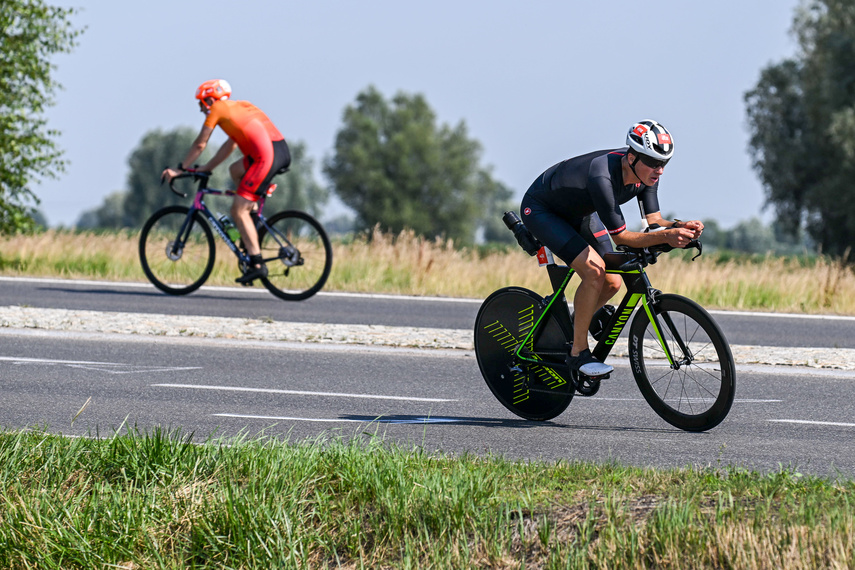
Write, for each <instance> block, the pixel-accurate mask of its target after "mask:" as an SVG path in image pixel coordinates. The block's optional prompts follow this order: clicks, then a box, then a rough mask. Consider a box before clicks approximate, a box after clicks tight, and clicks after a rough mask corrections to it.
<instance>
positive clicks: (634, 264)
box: [514, 253, 687, 369]
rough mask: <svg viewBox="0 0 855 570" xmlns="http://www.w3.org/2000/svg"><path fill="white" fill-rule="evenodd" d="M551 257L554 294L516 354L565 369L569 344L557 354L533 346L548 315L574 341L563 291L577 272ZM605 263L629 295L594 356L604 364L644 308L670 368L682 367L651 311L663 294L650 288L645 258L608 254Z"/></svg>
mask: <svg viewBox="0 0 855 570" xmlns="http://www.w3.org/2000/svg"><path fill="white" fill-rule="evenodd" d="M548 257H549V260H550V262H549V263H548V264H547V265H546V269H547V272H548V274H549V280H550V282H551V284H552V288H553V290H554V293H553V294H552V295H550V296H549V297H546V298H545V299H544V303H545V304H546V305H545V308H544V309H543V311H542V312H541V314H540V316H539V317H538V319H537V321H536V322H535V323H534V324H533V326H532V327H531V329H530V330H529V331H528V334H526V336H525V337H524V338H523V340H522V342H520V344H519V346H518V347H517V349H516V351H515V352H514V355H515V356H516V358H517V359H518V361H520V362H529V363H532V364H539V365H544V366H548V367H550V368H553V367H559V368H564V367H565V360H564V359H565V358H566V356H567V354H568V351H569V348H570V346H569V343H568V346H567V347H566V348H567V349H568V351H563V352H560V353H559V352H555V353H554V354H553V353H552V352H546V351H536V350H534V344H535V342H536V341H537V339H538V338H539V335H540V331H542V330H543V329H542V324H543V323H544V322H545V319H547V318H548V317H549V315H553V316H555V318H556V321H557V322H558V325H559V326H560V327H561V329H562V332H563V333H564V336H565V337H566V338H567V339H572V338H573V320H572V319H571V317H570V312H569V309H568V306H567V302H566V298H565V296H564V291H565V290H566V289H567V285H568V284H569V283H570V279H571V278H572V277H573V275H574V274H575V271H574V270H573V268H571V267H569V266H566V265H557V264H556V263H555V262H554V261H552V256H551V255H548ZM604 260H605V261H606V273H611V274H618V275H620V276H621V277H622V278H623V282H624V284H625V285H626V294H625V295H624V297H623V299H622V300H621V302H620V305H618V308H617V310H616V311H615V313H614V314H613V315H612V316H611V318H610V319H609V321H608V323H607V324H606V326H605V328H604V334H603V335H602V337H601V338H600V340H599V341H598V342H597V344H596V346H595V347H594V350H593V351H592V352H591V354H593V356H594V357H595V358H597V360H599V361H600V362H605V359H606V358H607V357H608V355H609V353H610V352H611V350H612V347H613V346H614V344H615V343H616V342H617V340H618V337H619V336H620V333H621V332H622V331H623V329H624V327H626V325H627V323H628V322H629V320H630V318H631V317H632V315H633V313H634V312H635V309H636V308H637V307H638V306H639V305H641V306H642V307H643V308H644V311H645V312H646V313H647V316H648V318H649V319H650V322H651V324H652V327H653V330H654V332H655V334H656V337H657V339H658V341H659V344H660V345H661V347H662V350H663V351H664V353H665V355H666V357H667V359H668V363H669V364H670V366H671V368H673V369H677V368H679V367H680V364H681V362H676V361H675V360H674V358H673V356H672V354H671V351H670V349H669V347H668V343H667V342H665V340H664V336H663V334H662V328H661V325H660V323H659V319H658V317H657V315H656V312H655V311H653V310H652V307H653V306H655V305H656V303H657V299H658V296H659V295H660V294H661V291H659V290H658V289H654V288H653V287H652V286H651V284H650V280H649V279H648V277H647V273H646V272H645V271H644V266H645V265H646V262H645V261H644V257H643V256H641V257H640V256H638V255H635V254H629V253H609V254H606V256H605V258H604ZM664 317H665V320H666V325H668V327H669V329H670V330H671V331H672V332H676V331H675V330H674V324H673V322H670V317H668V316H667V315H665V316H664ZM675 337H676V338H677V339H679V338H680V336H679V335H677V334H675ZM681 348H683V350H684V354H687V352H686V351H687V349H686V348H685V347H681Z"/></svg>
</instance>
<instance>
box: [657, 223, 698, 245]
mask: <svg viewBox="0 0 855 570" xmlns="http://www.w3.org/2000/svg"><path fill="white" fill-rule="evenodd" d="M662 233H663V234H665V238H666V242H665V243H667V244H668V245H670V246H671V247H677V248H684V247H686V246H687V245H689V242H690V241H692V240H693V239H695V230H690V229H689V228H686V227H679V228H671V229H668V230H663V231H662Z"/></svg>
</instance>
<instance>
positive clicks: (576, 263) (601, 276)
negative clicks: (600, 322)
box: [521, 194, 606, 357]
mask: <svg viewBox="0 0 855 570" xmlns="http://www.w3.org/2000/svg"><path fill="white" fill-rule="evenodd" d="M521 209H522V213H523V220H524V223H525V225H526V227H527V228H528V229H529V230H530V231H531V233H533V234H534V235H535V237H537V239H539V240H540V242H541V243H543V244H544V245H545V246H546V247H548V248H549V249H550V250H552V252H553V253H554V254H555V255H557V256H558V257H560V258H561V259H562V260H564V261H565V262H566V263H567V264H568V265H570V267H572V268H573V269H574V270H575V271H576V273H578V274H579V277H580V279H581V281H582V282H581V283H580V284H579V286H578V288H577V289H576V295H575V297H574V299H573V308H574V310H575V316H574V326H573V347H572V348H571V352H570V356H571V357H577V356H579V355H580V354H581V353H583V352H584V351H586V350H588V327H589V326H590V324H591V318H592V317H593V315H594V311H596V310H597V309H598V308H599V306H598V305H597V303H598V302H599V299H600V297H601V296H604V295H605V293H604V292H603V289H604V288H605V287H606V266H605V262H604V261H603V258H602V257H601V256H600V255H599V254H598V253H597V252H596V251H595V250H594V248H593V247H591V245H590V244H589V243H588V242H587V241H586V240H585V237H584V236H583V235H582V234H581V233H579V230H580V229H581V224H582V222H583V220H582V219H578V220H568V219H566V218H563V217H561V216H559V215H557V214H555V213H553V212H552V211H550V210H549V209H548V208H547V207H545V206H543V205H542V204H541V203H540V202H539V201H537V200H536V199H533V198H531V197H530V196H529V195H528V194H526V196H525V197H524V198H523V201H522V204H521Z"/></svg>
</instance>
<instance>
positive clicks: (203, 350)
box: [0, 279, 855, 478]
mask: <svg viewBox="0 0 855 570" xmlns="http://www.w3.org/2000/svg"><path fill="white" fill-rule="evenodd" d="M5 305H24V306H30V307H40V308H66V309H85V310H100V311H111V312H112V311H114V312H139V313H163V314H189V315H213V316H254V317H262V316H265V317H270V318H273V319H275V320H280V321H291V322H337V323H352V324H389V325H394V326H427V327H437V328H460V329H470V328H471V327H472V322H473V321H474V317H475V314H476V312H477V309H478V305H479V303H478V302H477V301H449V300H441V299H410V298H400V297H389V296H354V295H336V294H322V295H318V296H316V297H315V298H313V299H310V300H308V301H304V302H300V303H286V302H283V301H280V300H278V299H276V298H274V297H272V296H271V295H269V294H268V293H267V292H266V291H261V290H255V291H253V290H242V289H203V290H202V291H200V292H198V293H196V294H194V295H190V296H188V297H169V296H166V295H163V294H160V293H158V292H156V290H154V289H153V288H152V287H150V286H142V285H138V286H134V285H118V284H110V283H87V282H71V281H34V280H18V279H0V306H5ZM716 318H717V320H718V321H719V322H720V324H721V325H722V328H723V329H724V330H725V332H726V334H727V336H728V338H729V340H730V342H732V343H734V344H751V345H761V344H769V345H774V346H824V347H827V346H840V347H852V345H853V340H854V339H855V334H852V333H853V332H855V320H853V319H844V318H838V319H819V318H801V317H799V316H788V317H782V316H773V315H762V316H758V315H751V314H720V313H717V314H716ZM853 388H855V372H839V371H837V372H834V371H828V372H823V371H817V370H811V369H802V368H793V367H777V368H772V367H744V366H743V367H739V368H738V373H737V396H736V402H735V403H734V406H733V409H732V411H731V413H730V415H729V416H728V418H727V419H726V420H725V421H724V422H723V423H722V424H721V425H720V426H718V427H717V428H715V429H713V430H711V431H709V432H706V433H702V434H692V433H686V432H682V431H679V430H677V429H674V428H672V427H671V426H669V425H668V424H666V423H665V422H664V421H662V420H661V419H659V418H658V416H656V415H655V413H654V412H653V411H652V410H651V409H650V408H649V407H648V406H647V404H646V403H645V402H644V400H643V399H642V397H641V395H640V393H639V391H638V389H637V388H636V386H635V384H634V381H633V380H632V375H631V373H630V372H629V370H628V369H627V368H625V367H622V366H620V365H618V366H617V367H616V371H615V373H614V374H613V375H612V378H611V379H609V380H606V381H604V384H603V387H602V389H601V390H600V392H599V393H598V394H597V395H596V396H595V397H593V398H581V397H577V398H576V399H574V401H573V403H572V404H571V405H570V407H569V408H568V410H567V411H566V412H564V413H563V414H562V415H560V416H559V417H557V418H555V419H554V420H552V421H549V422H529V421H525V420H522V419H520V418H517V417H516V416H514V415H512V414H511V413H510V412H508V411H506V410H505V409H504V408H503V407H502V406H501V405H500V404H499V403H498V402H497V401H496V400H495V399H494V398H493V397H492V395H491V394H490V392H489V390H488V388H487V387H486V385H485V384H484V382H483V380H482V379H481V375H480V373H479V371H478V367H477V364H476V362H475V359H474V357H473V355H472V354H471V353H469V352H465V351H457V352H453V351H415V350H395V349H369V348H366V347H346V346H329V345H313V344H306V345H302V346H294V345H286V344H284V343H261V342H250V341H226V340H221V339H198V338H177V339H176V338H166V337H152V336H144V335H139V336H134V337H131V336H121V335H98V334H92V335H86V334H76V333H67V332H65V333H64V332H53V331H40V330H35V331H34V330H15V329H8V328H6V329H3V328H0V426H2V427H3V428H6V429H16V428H24V427H43V428H47V429H49V430H51V431H54V432H61V433H66V434H74V435H83V436H95V435H100V436H104V435H109V434H111V433H113V431H114V430H116V429H119V428H120V427H122V426H135V427H137V428H138V429H141V430H150V429H152V428H154V427H156V426H160V427H168V428H174V429H180V430H181V432H182V433H191V432H192V433H193V434H194V437H195V438H196V439H197V440H199V441H204V440H205V439H206V438H209V437H217V436H232V435H236V434H249V435H254V434H262V433H263V434H266V435H273V436H279V437H283V438H288V439H290V440H292V441H297V440H302V439H304V438H314V437H318V436H320V435H322V434H323V435H330V434H333V435H341V436H343V437H352V436H360V437H361V436H362V435H361V434H365V433H370V434H380V435H382V436H383V437H385V438H386V439H387V440H389V441H394V442H398V443H400V444H402V445H405V446H421V447H424V448H425V449H428V450H431V451H432V450H441V451H445V452H454V453H456V452H471V453H479V454H480V453H494V454H500V455H504V456H507V457H509V458H514V459H517V458H524V459H544V460H558V459H562V460H597V461H610V460H614V461H619V462H623V463H629V464H633V465H643V466H659V467H685V466H690V465H691V466H714V467H719V466H721V467H724V466H731V465H732V466H740V467H747V468H751V469H759V470H765V471H770V470H777V469H779V468H781V467H795V468H798V469H799V470H800V471H801V472H803V473H815V474H821V475H832V476H833V475H836V474H842V475H843V476H846V477H850V478H851V477H852V476H853V475H855V438H853V437H852V435H853V434H855V399H853V398H852V391H853ZM87 402H88V404H87ZM81 408H83V409H82V411H81ZM75 416H76V419H74V420H73V421H72V418H75Z"/></svg>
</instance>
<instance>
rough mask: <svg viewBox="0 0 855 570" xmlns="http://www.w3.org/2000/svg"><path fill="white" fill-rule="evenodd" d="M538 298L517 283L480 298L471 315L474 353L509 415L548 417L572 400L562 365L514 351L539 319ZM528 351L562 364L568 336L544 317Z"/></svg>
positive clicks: (564, 407)
mask: <svg viewBox="0 0 855 570" xmlns="http://www.w3.org/2000/svg"><path fill="white" fill-rule="evenodd" d="M542 301H543V298H542V297H540V296H539V295H537V294H536V293H534V292H533V291H529V290H528V289H523V288H520V287H506V288H504V289H499V290H498V291H496V292H495V293H493V294H492V295H490V296H489V297H487V299H486V300H485V301H484V303H483V304H482V305H481V309H480V310H479V311H478V316H477V317H476V319H475V356H476V358H477V359H478V366H479V367H480V369H481V374H482V375H483V376H484V380H485V381H486V382H487V386H489V387H490V391H491V392H492V393H493V395H494V396H495V397H496V399H498V400H499V402H501V403H502V405H503V406H505V407H506V408H507V409H509V410H510V411H511V412H513V413H514V414H516V415H518V416H520V417H522V418H526V419H528V420H540V421H542V420H549V419H552V418H554V417H555V416H557V415H558V414H560V413H561V412H563V411H564V410H565V409H566V408H567V406H568V405H569V404H570V401H571V400H572V399H573V391H574V388H575V385H574V383H573V382H572V380H571V379H570V377H569V376H568V375H567V373H566V369H564V367H563V366H556V367H555V368H552V367H548V366H545V365H541V364H537V363H533V362H521V361H519V360H518V359H517V358H516V356H515V353H516V349H517V347H518V346H519V345H520V343H521V342H522V341H523V340H524V339H525V337H526V335H528V333H529V331H530V330H531V328H532V327H533V326H534V324H535V323H537V321H538V317H539V316H540V314H541V312H542V311H543V308H542ZM538 327H539V328H538V330H537V331H535V333H536V334H535V336H536V338H535V339H534V340H533V342H531V343H529V346H528V347H527V348H528V349H529V351H533V352H542V353H545V354H546V353H551V354H552V355H553V356H554V357H555V359H556V361H561V362H563V356H562V355H566V353H567V339H566V337H565V335H564V333H563V332H562V331H561V327H560V326H559V324H558V321H557V320H556V319H555V317H553V316H552V315H549V316H548V317H547V319H546V321H545V322H541V323H540V324H539V325H538Z"/></svg>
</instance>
